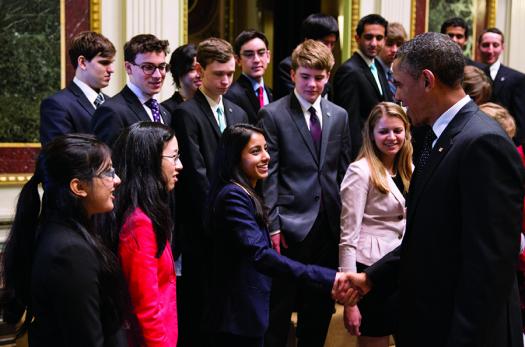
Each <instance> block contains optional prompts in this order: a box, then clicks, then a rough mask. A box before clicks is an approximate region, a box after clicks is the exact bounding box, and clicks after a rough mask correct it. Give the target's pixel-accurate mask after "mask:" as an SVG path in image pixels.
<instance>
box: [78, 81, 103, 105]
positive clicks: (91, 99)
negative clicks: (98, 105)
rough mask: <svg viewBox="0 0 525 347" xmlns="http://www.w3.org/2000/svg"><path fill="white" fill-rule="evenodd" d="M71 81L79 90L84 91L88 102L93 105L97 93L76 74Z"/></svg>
mask: <svg viewBox="0 0 525 347" xmlns="http://www.w3.org/2000/svg"><path fill="white" fill-rule="evenodd" d="M73 82H74V83H75V84H76V85H77V86H78V87H79V88H80V90H81V91H82V93H84V95H85V96H86V98H87V99H88V100H89V102H90V103H91V104H93V105H95V100H96V99H97V96H98V93H97V92H96V91H95V90H94V89H93V88H91V87H90V86H88V85H87V84H86V83H84V82H82V81H81V80H80V79H78V78H77V77H76V76H75V77H74V78H73Z"/></svg>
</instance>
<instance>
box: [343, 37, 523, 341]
mask: <svg viewBox="0 0 525 347" xmlns="http://www.w3.org/2000/svg"><path fill="white" fill-rule="evenodd" d="M464 66H465V59H464V57H463V52H462V51H461V49H460V48H459V47H458V45H457V44H455V43H454V42H452V41H451V40H450V39H449V38H448V37H446V36H445V35H443V34H438V33H425V34H422V35H419V36H417V37H416V38H414V39H413V40H410V41H408V42H407V43H405V44H404V45H403V46H402V47H401V49H400V50H399V51H398V54H397V57H396V60H395V61H394V68H393V70H394V79H395V81H396V84H397V92H396V98H397V99H399V100H401V101H402V102H403V104H404V105H406V107H407V109H408V115H409V116H410V119H411V120H412V123H413V124H414V125H420V124H424V125H427V126H429V131H428V133H427V135H426V136H425V145H424V146H423V150H422V153H421V156H420V158H419V160H418V162H417V163H416V168H415V170H414V175H413V176H412V180H411V182H410V191H409V195H408V198H407V223H406V231H405V235H404V237H403V242H402V243H401V246H400V247H398V248H397V249H396V250H394V251H392V252H391V253H389V254H387V255H386V256H385V257H384V258H383V259H380V260H379V261H378V262H376V263H375V264H374V265H372V266H370V267H369V268H367V269H366V270H365V272H363V273H359V274H354V275H350V276H348V278H349V279H351V280H352V282H353V284H354V285H355V286H357V287H358V288H359V289H360V290H361V292H362V294H365V293H367V292H368V291H370V290H374V288H376V287H381V286H385V285H388V284H389V283H398V284H399V300H400V301H399V307H401V309H400V310H399V317H398V318H397V320H398V331H397V334H396V336H397V339H396V346H399V347H419V346H422V345H424V346H428V347H442V346H494V347H495V346H498V347H514V346H516V347H518V346H523V334H522V326H521V312H520V302H519V295H518V288H517V284H516V267H517V261H518V253H519V250H520V233H521V226H522V217H523V183H524V176H525V173H524V170H523V164H522V162H521V159H520V156H519V154H518V152H517V151H516V148H515V147H514V144H513V143H512V142H511V141H510V139H509V138H508V136H507V134H506V133H505V132H504V131H503V129H502V128H501V127H500V126H499V124H498V123H496V122H495V121H494V120H492V119H490V118H489V117H488V116H487V115H485V114H484V113H483V112H481V111H480V110H479V109H478V107H477V105H476V104H475V103H474V102H473V101H472V100H471V99H470V97H469V96H468V95H466V94H465V92H464V90H463V88H462V87H461V81H462V79H463V68H464Z"/></svg>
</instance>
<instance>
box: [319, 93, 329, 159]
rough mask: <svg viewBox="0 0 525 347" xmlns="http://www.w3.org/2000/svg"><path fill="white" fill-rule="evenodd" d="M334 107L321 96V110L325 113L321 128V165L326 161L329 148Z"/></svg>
mask: <svg viewBox="0 0 525 347" xmlns="http://www.w3.org/2000/svg"><path fill="white" fill-rule="evenodd" d="M331 111H332V107H331V106H330V104H329V103H328V102H326V100H325V99H322V98H321V112H322V113H323V115H322V117H323V124H322V130H321V158H320V163H321V166H322V164H323V163H324V159H325V157H326V150H327V148H328V142H329V141H330V133H331V132H332V113H331Z"/></svg>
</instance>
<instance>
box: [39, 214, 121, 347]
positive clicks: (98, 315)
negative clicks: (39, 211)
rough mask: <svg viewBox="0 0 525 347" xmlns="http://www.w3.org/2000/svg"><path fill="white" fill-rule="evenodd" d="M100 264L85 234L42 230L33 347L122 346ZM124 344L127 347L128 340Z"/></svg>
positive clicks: (60, 227) (51, 226)
mask: <svg viewBox="0 0 525 347" xmlns="http://www.w3.org/2000/svg"><path fill="white" fill-rule="evenodd" d="M98 259H99V255H98V254H96V253H95V251H94V250H93V248H92V246H91V245H89V244H88V241H87V240H85V239H84V238H83V237H82V236H81V234H80V231H78V230H74V229H72V228H71V227H69V226H67V225H65V224H62V223H60V222H49V223H46V224H45V225H43V226H42V227H41V228H40V229H39V234H38V239H37V242H36V249H35V255H34V259H33V271H32V275H31V303H32V309H33V313H34V316H35V318H34V320H33V322H32V323H31V325H30V328H29V344H30V345H31V346H64V347H65V346H86V347H87V346H117V345H118V343H117V341H118V339H116V340H115V337H116V335H114V334H115V331H118V326H116V327H115V325H116V319H115V318H114V316H112V315H108V314H107V313H108V312H109V311H106V309H107V308H108V306H106V305H105V300H106V296H105V295H104V292H103V291H102V290H101V277H102V273H101V271H102V270H101V264H100V262H99V260H98ZM112 326H113V327H112ZM111 331H113V333H110V332H111ZM120 336H124V335H120ZM120 342H124V343H123V344H120V345H121V346H125V343H126V341H125V337H124V340H120Z"/></svg>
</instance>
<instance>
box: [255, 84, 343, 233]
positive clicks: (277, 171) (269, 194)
mask: <svg viewBox="0 0 525 347" xmlns="http://www.w3.org/2000/svg"><path fill="white" fill-rule="evenodd" d="M321 110H322V113H323V114H322V136H321V137H322V138H321V150H320V152H321V153H320V156H319V155H318V154H317V151H316V150H315V146H314V142H313V140H312V136H311V134H310V131H309V130H308V126H307V125H306V121H305V118H304V114H303V112H302V110H301V106H300V104H299V101H298V100H297V98H296V96H295V94H294V93H291V94H290V95H288V96H286V97H284V98H282V99H279V100H277V101H275V102H273V103H271V104H269V105H267V106H265V107H263V108H262V109H261V110H260V111H259V114H260V116H261V126H262V127H263V128H264V130H265V132H266V141H267V144H268V153H269V154H270V157H271V159H270V165H269V176H268V178H267V179H266V180H265V181H264V182H263V188H264V199H265V204H266V205H267V206H268V208H269V214H270V215H269V218H270V230H271V231H275V230H281V232H283V233H284V235H285V237H286V238H287V239H290V240H293V241H296V242H300V241H302V240H304V238H305V237H306V236H307V235H308V233H309V232H310V229H311V228H312V226H313V224H314V222H315V220H316V218H317V215H318V214H319V210H320V207H321V199H322V205H323V206H324V209H325V211H326V214H327V216H328V222H329V224H330V229H331V231H332V232H333V233H334V235H335V236H336V239H338V238H339V232H340V231H339V225H340V223H339V218H340V212H341V198H340V195H339V185H340V183H341V181H342V179H343V177H344V174H345V172H346V169H347V167H348V164H349V163H350V137H349V131H348V116H347V115H346V112H345V110H343V109H342V108H340V107H338V106H337V105H335V104H333V103H331V102H330V101H328V100H325V99H321Z"/></svg>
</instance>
